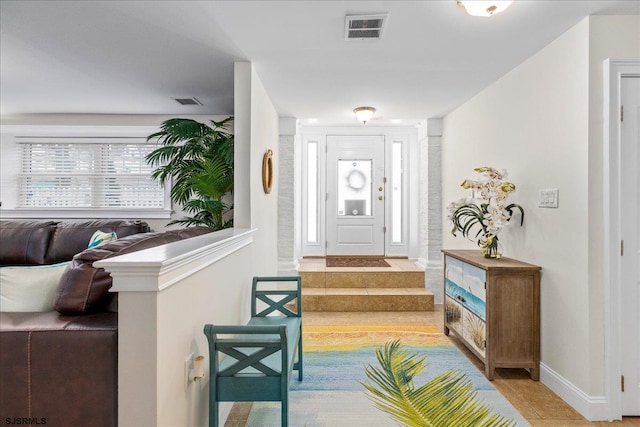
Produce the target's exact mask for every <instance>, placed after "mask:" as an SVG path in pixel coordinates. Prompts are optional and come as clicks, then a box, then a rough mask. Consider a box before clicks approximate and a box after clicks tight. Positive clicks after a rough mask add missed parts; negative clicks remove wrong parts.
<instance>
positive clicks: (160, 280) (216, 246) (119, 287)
mask: <svg viewBox="0 0 640 427" xmlns="http://www.w3.org/2000/svg"><path fill="white" fill-rule="evenodd" d="M255 231H256V229H242V228H229V229H225V230H220V231H214V232H212V233H208V234H203V235H201V236H196V237H192V238H190V239H185V240H180V241H177V242H172V243H168V244H166V245H162V246H158V247H154V248H149V249H144V250H141V251H137V252H132V253H129V254H125V255H120V256H117V257H113V258H108V259H104V260H100V261H96V262H95V263H94V264H93V265H94V266H96V267H100V268H104V269H105V270H106V271H108V272H109V273H111V277H112V278H113V286H112V287H111V289H110V292H159V291H162V290H163V289H166V288H168V287H170V286H172V285H174V284H176V283H178V282H180V281H181V280H184V279H185V278H186V277H188V276H190V275H192V274H195V273H196V272H198V271H200V270H202V269H204V268H206V267H208V266H210V265H211V264H214V263H216V262H217V261H219V260H221V259H223V258H225V257H227V256H229V255H231V254H232V253H234V252H236V251H238V250H240V249H241V248H243V247H245V246H247V245H250V244H251V242H253V234H254V233H255Z"/></svg>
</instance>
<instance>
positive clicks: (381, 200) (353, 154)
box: [326, 136, 385, 255]
mask: <svg viewBox="0 0 640 427" xmlns="http://www.w3.org/2000/svg"><path fill="white" fill-rule="evenodd" d="M384 153H385V148H384V137H383V136H327V201H326V220H327V231H326V235H327V244H326V246H327V251H326V253H327V255H384V233H385V228H384V226H385V222H384V212H385V191H384V190H385V174H384V164H385V162H384Z"/></svg>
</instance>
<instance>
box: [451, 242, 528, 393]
mask: <svg viewBox="0 0 640 427" xmlns="http://www.w3.org/2000/svg"><path fill="white" fill-rule="evenodd" d="M442 252H443V253H444V290H445V301H444V304H445V307H444V332H445V334H446V335H449V332H454V333H455V335H457V336H458V337H459V338H460V339H461V340H462V342H463V343H464V344H465V345H466V346H467V348H469V350H471V351H472V352H473V353H474V354H475V355H476V356H477V357H478V358H479V359H480V360H481V361H482V362H483V363H484V365H485V375H486V377H487V378H488V379H489V380H493V375H494V372H495V368H526V369H529V372H530V374H531V378H532V379H533V380H536V381H537V380H539V379H540V270H541V268H540V267H538V266H536V265H532V264H527V263H524V262H521V261H517V260H514V259H511V258H500V259H490V258H485V257H483V256H482V254H481V253H480V251H479V250H442Z"/></svg>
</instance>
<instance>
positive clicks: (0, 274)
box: [0, 261, 71, 312]
mask: <svg viewBox="0 0 640 427" xmlns="http://www.w3.org/2000/svg"><path fill="white" fill-rule="evenodd" d="M70 263H71V261H67V262H61V263H60V264H52V265H37V266H33V267H1V268H0V311H3V312H9V311H21V312H23V311H29V312H35V311H50V310H53V303H54V300H55V296H56V288H57V287H58V282H60V278H61V277H62V273H64V270H65V269H66V268H67V266H68V265H69V264H70Z"/></svg>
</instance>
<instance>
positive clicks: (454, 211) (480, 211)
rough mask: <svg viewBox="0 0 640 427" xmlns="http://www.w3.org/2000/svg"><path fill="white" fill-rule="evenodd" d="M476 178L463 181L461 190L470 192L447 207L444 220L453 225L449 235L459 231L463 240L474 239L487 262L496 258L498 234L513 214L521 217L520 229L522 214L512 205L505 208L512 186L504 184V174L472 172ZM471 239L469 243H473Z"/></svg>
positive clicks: (486, 169) (485, 169) (482, 170)
mask: <svg viewBox="0 0 640 427" xmlns="http://www.w3.org/2000/svg"><path fill="white" fill-rule="evenodd" d="M474 170H475V171H476V172H478V173H479V174H480V178H479V179H478V180H475V181H474V180H470V179H465V180H464V181H463V182H462V184H461V186H462V188H464V189H467V190H472V191H471V194H470V195H469V196H468V197H467V198H463V199H459V200H456V201H455V202H452V203H451V204H449V206H448V207H447V210H448V212H449V214H448V216H447V219H448V220H450V221H451V222H452V224H453V228H452V230H451V234H453V235H454V236H456V233H457V232H458V231H459V232H461V233H462V235H463V236H464V237H466V238H469V239H472V237H471V236H472V235H473V231H474V230H476V229H477V231H476V233H475V235H473V239H477V243H478V246H479V247H480V250H481V252H482V254H483V255H484V256H485V257H488V258H500V256H501V254H500V252H499V251H498V233H499V232H500V230H501V229H502V228H503V227H504V226H505V225H507V224H508V223H509V221H511V218H512V217H513V213H514V210H519V211H520V213H521V218H520V225H521V226H522V224H523V222H524V210H523V209H522V207H521V206H520V205H517V204H515V203H511V204H507V198H508V197H509V195H510V194H511V193H513V192H514V191H515V189H516V186H515V185H514V184H513V183H511V182H509V181H508V180H507V171H505V170H502V171H498V170H496V169H494V168H491V167H481V168H476V169H474ZM473 239H472V240H473Z"/></svg>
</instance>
